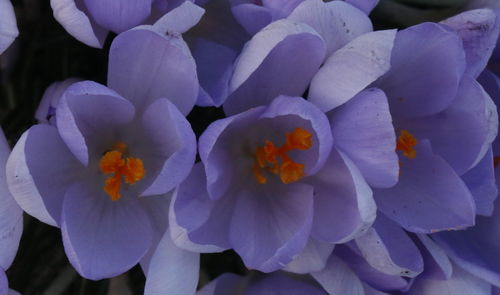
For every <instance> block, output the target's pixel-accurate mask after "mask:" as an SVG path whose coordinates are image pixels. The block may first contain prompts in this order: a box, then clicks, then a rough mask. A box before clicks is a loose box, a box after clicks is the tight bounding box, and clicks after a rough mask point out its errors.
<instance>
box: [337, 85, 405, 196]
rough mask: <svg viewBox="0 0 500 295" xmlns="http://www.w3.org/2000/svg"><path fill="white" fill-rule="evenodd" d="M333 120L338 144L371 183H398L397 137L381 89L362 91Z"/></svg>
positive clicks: (376, 184) (374, 184) (387, 185)
mask: <svg viewBox="0 0 500 295" xmlns="http://www.w3.org/2000/svg"><path fill="white" fill-rule="evenodd" d="M330 121H331V125H332V133H333V137H334V138H335V145H336V146H337V147H338V148H339V149H340V150H341V151H342V152H343V153H345V154H346V155H347V156H349V158H350V159H351V160H352V161H353V162H354V163H355V164H356V166H357V167H358V168H359V170H360V171H361V173H362V174H363V176H364V177H365V179H366V181H367V182H368V183H369V184H370V185H371V186H373V187H378V188H384V187H391V186H393V185H394V184H396V182H397V180H398V173H399V166H398V157H397V154H396V153H395V152H394V151H395V149H396V136H395V134H394V127H393V126H392V118H391V114H390V112H389V105H388V103H387V97H386V96H385V94H384V93H383V92H382V91H381V90H379V89H376V88H372V89H368V90H364V91H362V92H361V93H359V94H358V95H356V96H355V97H353V98H352V99H351V100H350V101H349V102H347V103H346V104H345V105H343V106H342V107H340V108H338V109H336V110H335V111H334V112H333V113H332V115H331V116H330ZM375 142H376V144H374V143H375Z"/></svg>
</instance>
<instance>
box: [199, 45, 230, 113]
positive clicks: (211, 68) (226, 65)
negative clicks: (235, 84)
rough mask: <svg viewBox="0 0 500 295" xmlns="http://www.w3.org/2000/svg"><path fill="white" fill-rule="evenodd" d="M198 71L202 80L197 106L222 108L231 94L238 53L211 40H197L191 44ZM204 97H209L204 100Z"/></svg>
mask: <svg viewBox="0 0 500 295" xmlns="http://www.w3.org/2000/svg"><path fill="white" fill-rule="evenodd" d="M191 48H192V51H193V57H194V59H195V60H196V70H197V72H198V79H199V80H200V86H201V87H202V88H203V89H200V93H199V96H198V101H197V102H196V104H197V105H200V106H217V107H218V106H221V105H222V104H223V103H224V101H225V100H226V98H227V95H228V94H229V80H230V79H231V75H232V72H233V62H234V60H235V59H236V55H237V53H236V51H235V50H234V49H232V48H229V47H226V46H224V45H222V44H219V43H216V42H212V41H210V40H206V39H202V38H197V39H196V40H195V41H194V42H192V43H191ZM202 96H208V98H203V97H202Z"/></svg>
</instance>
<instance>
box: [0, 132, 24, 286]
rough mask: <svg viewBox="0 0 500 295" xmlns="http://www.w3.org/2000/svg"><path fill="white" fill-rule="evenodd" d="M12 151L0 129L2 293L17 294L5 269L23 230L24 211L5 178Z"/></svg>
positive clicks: (0, 254) (14, 254) (0, 284)
mask: <svg viewBox="0 0 500 295" xmlns="http://www.w3.org/2000/svg"><path fill="white" fill-rule="evenodd" d="M9 153H10V148H9V146H8V144H7V141H6V139H5V136H4V134H3V131H2V130H1V129H0V167H2V169H1V170H0V295H7V294H17V293H16V292H15V291H12V290H9V284H8V280H7V276H6V275H5V270H7V269H8V268H9V267H10V265H11V264H12V261H13V260H14V257H15V256H16V253H17V248H18V246H19V240H20V239H21V233H22V231H23V211H22V210H21V208H19V206H18V205H17V204H16V202H15V201H14V198H12V195H11V194H10V192H9V190H8V188H7V182H6V180H5V168H4V167H5V164H6V162H7V158H8V156H9Z"/></svg>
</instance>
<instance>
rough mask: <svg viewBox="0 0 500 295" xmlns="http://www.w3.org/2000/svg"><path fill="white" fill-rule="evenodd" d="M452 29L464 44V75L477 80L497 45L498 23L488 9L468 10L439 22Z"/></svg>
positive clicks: (499, 25)
mask: <svg viewBox="0 0 500 295" xmlns="http://www.w3.org/2000/svg"><path fill="white" fill-rule="evenodd" d="M441 23H442V24H445V25H447V26H449V27H451V28H452V29H454V30H455V31H456V32H457V33H458V34H459V35H460V37H461V38H462V40H463V43H464V50H465V58H466V62H467V67H466V69H465V73H466V74H468V75H470V76H471V77H474V78H477V76H479V74H481V72H482V71H483V69H484V68H485V66H486V64H487V63H488V60H489V59H490V56H491V53H492V52H493V49H494V48H495V45H496V43H497V39H498V34H499V33H500V21H498V20H497V16H496V15H495V12H493V11H492V10H490V9H476V10H469V11H466V12H463V13H460V14H458V15H455V16H453V17H451V18H448V19H446V20H444V21H442V22H441Z"/></svg>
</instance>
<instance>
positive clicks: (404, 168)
mask: <svg viewBox="0 0 500 295" xmlns="http://www.w3.org/2000/svg"><path fill="white" fill-rule="evenodd" d="M416 152H417V157H416V158H415V159H408V160H406V159H404V160H402V163H401V164H400V165H401V174H400V177H399V182H398V184H397V185H396V186H394V187H392V188H390V189H376V190H375V191H374V192H375V200H376V202H377V206H378V208H379V209H380V210H381V211H382V212H383V213H384V214H385V215H386V216H387V217H389V218H391V219H393V220H395V221H396V222H397V223H399V224H400V225H401V226H402V227H403V228H405V229H406V230H409V231H413V232H417V233H432V232H436V231H441V230H452V229H463V228H465V227H469V226H472V225H474V217H475V210H476V208H475V203H474V199H473V198H472V195H471V193H470V191H469V190H468V188H467V187H466V186H465V184H464V183H463V181H462V180H461V179H460V177H459V176H458V175H457V174H456V173H455V171H454V170H453V168H452V167H450V166H449V164H447V163H446V161H444V160H443V158H441V157H440V156H438V155H436V154H434V153H433V151H432V150H431V147H430V144H429V142H428V141H426V140H422V141H420V142H419V144H418V146H417V147H416Z"/></svg>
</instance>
